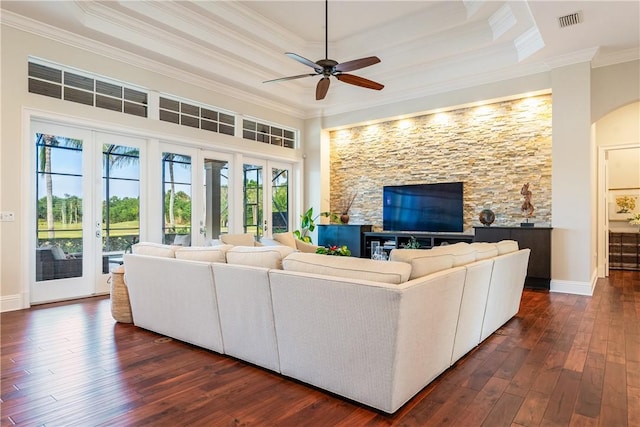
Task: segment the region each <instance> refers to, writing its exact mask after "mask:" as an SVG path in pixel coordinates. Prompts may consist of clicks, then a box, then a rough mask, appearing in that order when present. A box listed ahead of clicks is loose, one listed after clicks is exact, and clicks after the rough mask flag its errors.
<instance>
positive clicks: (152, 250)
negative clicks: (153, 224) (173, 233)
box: [131, 242, 179, 258]
mask: <svg viewBox="0 0 640 427" xmlns="http://www.w3.org/2000/svg"><path fill="white" fill-rule="evenodd" d="M178 248H179V246H172V245H163V244H161V243H153V242H140V243H136V244H135V245H133V246H132V247H131V252H133V253H134V254H136V255H149V256H157V257H163V258H175V257H176V255H175V254H176V249H178Z"/></svg>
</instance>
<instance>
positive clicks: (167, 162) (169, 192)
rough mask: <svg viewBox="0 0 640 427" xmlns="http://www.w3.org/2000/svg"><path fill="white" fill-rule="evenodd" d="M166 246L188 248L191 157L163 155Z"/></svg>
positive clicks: (164, 238) (163, 234)
mask: <svg viewBox="0 0 640 427" xmlns="http://www.w3.org/2000/svg"><path fill="white" fill-rule="evenodd" d="M162 183H163V185H162V196H163V197H162V199H163V216H164V222H163V224H164V226H163V228H162V241H163V242H164V243H165V244H171V245H181V246H191V156H188V155H184V154H178V153H169V152H164V153H162Z"/></svg>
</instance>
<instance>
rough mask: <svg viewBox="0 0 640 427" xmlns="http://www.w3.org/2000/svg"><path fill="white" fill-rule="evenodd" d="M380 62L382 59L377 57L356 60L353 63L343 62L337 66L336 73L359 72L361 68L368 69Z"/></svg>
mask: <svg viewBox="0 0 640 427" xmlns="http://www.w3.org/2000/svg"><path fill="white" fill-rule="evenodd" d="M378 62H380V58H378V57H377V56H368V57H366V58H360V59H354V60H353V61H347V62H343V63H342V64H338V65H336V66H335V69H336V71H340V72H346V71H353V70H359V69H360V68H364V67H368V66H369V65H373V64H377V63H378Z"/></svg>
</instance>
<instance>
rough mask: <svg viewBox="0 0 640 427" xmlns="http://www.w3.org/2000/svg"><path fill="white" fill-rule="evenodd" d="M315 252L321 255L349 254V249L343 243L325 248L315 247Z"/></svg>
mask: <svg viewBox="0 0 640 427" xmlns="http://www.w3.org/2000/svg"><path fill="white" fill-rule="evenodd" d="M316 253H317V254H323V255H335V256H351V251H350V250H349V248H348V247H346V246H344V245H342V246H329V247H326V248H325V247H324V246H320V247H319V248H318V249H316Z"/></svg>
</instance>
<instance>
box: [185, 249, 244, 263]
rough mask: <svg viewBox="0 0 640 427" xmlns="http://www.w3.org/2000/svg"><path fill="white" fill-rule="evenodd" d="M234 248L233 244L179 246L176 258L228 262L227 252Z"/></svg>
mask: <svg viewBox="0 0 640 427" xmlns="http://www.w3.org/2000/svg"><path fill="white" fill-rule="evenodd" d="M231 248H233V246H231V245H219V246H190V247H186V248H178V249H177V250H176V258H178V259H187V260H190V261H205V262H222V263H224V262H227V257H226V253H227V251H228V250H229V249H231Z"/></svg>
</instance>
